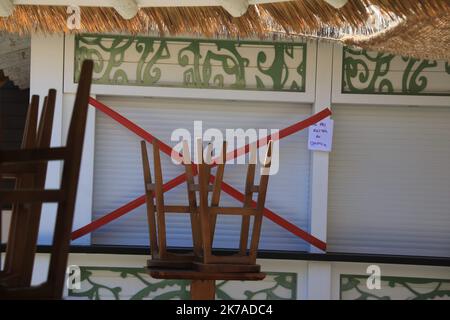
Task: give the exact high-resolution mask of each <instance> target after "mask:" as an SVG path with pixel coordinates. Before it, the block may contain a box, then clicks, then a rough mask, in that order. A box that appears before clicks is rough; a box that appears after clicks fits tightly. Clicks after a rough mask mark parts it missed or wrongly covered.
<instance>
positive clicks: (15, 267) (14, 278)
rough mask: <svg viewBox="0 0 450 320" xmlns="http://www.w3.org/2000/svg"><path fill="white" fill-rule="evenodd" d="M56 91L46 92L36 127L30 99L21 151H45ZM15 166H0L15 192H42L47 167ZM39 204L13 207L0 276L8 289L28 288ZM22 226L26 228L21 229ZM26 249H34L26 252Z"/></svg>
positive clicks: (34, 102) (34, 100) (35, 112)
mask: <svg viewBox="0 0 450 320" xmlns="http://www.w3.org/2000/svg"><path fill="white" fill-rule="evenodd" d="M55 101H56V90H54V89H51V90H49V93H48V96H47V97H45V99H44V104H43V109H42V116H41V119H40V122H39V126H38V108H39V96H36V95H35V96H33V97H32V98H31V104H30V106H29V109H28V112H27V119H26V122H25V129H24V135H23V139H22V149H35V148H48V147H49V146H50V139H51V133H52V126H53V115H54V110H55ZM17 168H18V166H17V165H11V164H9V165H7V164H3V165H2V167H1V169H0V170H1V173H2V178H6V179H14V180H16V189H21V188H35V189H43V188H44V186H45V176H46V173H47V163H46V162H42V163H31V164H29V166H28V168H26V169H27V170H29V172H23V170H24V169H25V168H24V167H22V168H20V169H21V170H22V172H20V170H19V172H17ZM41 206H42V204H40V203H32V204H22V203H17V204H15V205H13V210H12V215H11V225H10V233H9V240H8V243H7V250H6V258H5V267H4V271H3V272H2V273H1V274H0V281H1V282H2V283H3V284H4V285H5V284H7V285H8V286H10V287H14V286H16V287H21V286H29V285H30V284H31V277H32V273H33V265H34V251H35V249H36V243H37V236H38V232H39V221H40V214H41ZM23 226H28V228H24V227H23ZM27 248H34V250H29V249H27Z"/></svg>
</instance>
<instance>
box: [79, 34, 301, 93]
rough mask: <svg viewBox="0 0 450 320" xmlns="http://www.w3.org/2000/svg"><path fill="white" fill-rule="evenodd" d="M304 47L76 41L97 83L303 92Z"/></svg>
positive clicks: (159, 40) (87, 37) (115, 39)
mask: <svg viewBox="0 0 450 320" xmlns="http://www.w3.org/2000/svg"><path fill="white" fill-rule="evenodd" d="M306 46H307V45H306V43H291V42H257V41H231V40H201V39H179V38H173V39H172V38H153V37H138V36H135V37H134V36H125V35H123V36H119V35H117V36H108V35H89V34H82V35H77V36H76V37H75V73H74V81H75V82H77V79H78V76H79V73H80V68H81V63H82V62H83V60H85V59H92V60H94V62H95V68H94V80H93V82H94V83H95V84H106V85H132V86H166V87H188V88H215V89H235V90H268V91H294V92H304V91H305V77H306Z"/></svg>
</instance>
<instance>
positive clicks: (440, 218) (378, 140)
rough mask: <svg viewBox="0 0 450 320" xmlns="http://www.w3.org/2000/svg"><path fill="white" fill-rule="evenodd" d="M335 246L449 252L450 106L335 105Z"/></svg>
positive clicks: (331, 235)
mask: <svg viewBox="0 0 450 320" xmlns="http://www.w3.org/2000/svg"><path fill="white" fill-rule="evenodd" d="M333 112H334V116H333V117H334V119H335V135H334V145H333V152H332V153H331V158H330V176H329V182H330V185H329V213H328V250H329V251H333V252H358V253H377V254H399V255H414V256H445V257H449V256H450V140H449V139H448V137H449V136H450V109H449V108H432V107H381V106H377V107H364V106H353V107H347V106H336V107H335V108H334V110H333Z"/></svg>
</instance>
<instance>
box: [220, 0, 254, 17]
mask: <svg viewBox="0 0 450 320" xmlns="http://www.w3.org/2000/svg"><path fill="white" fill-rule="evenodd" d="M219 2H220V4H221V5H222V7H223V8H224V9H225V10H227V11H228V13H229V14H231V15H232V16H233V17H235V18H237V17H240V16H242V15H244V14H245V13H246V12H247V9H248V5H249V3H248V0H222V1H219Z"/></svg>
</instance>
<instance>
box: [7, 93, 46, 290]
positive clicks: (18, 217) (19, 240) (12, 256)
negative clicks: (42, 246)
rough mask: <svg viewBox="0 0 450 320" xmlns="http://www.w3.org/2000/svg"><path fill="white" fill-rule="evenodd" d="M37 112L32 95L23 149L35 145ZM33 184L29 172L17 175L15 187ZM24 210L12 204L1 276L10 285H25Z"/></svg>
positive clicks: (17, 204)
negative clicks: (23, 261) (3, 274)
mask: <svg viewBox="0 0 450 320" xmlns="http://www.w3.org/2000/svg"><path fill="white" fill-rule="evenodd" d="M38 113H39V96H37V95H33V96H32V98H31V103H30V106H29V110H28V113H27V118H26V121H25V129H24V135H23V139H22V148H23V149H28V148H33V147H35V146H36V134H37V126H38ZM33 185H34V182H33V176H32V175H31V174H26V175H25V174H24V175H21V176H18V177H17V179H16V186H15V189H17V188H24V187H29V188H31V187H32V186H33ZM26 210H27V209H26V208H25V207H24V204H19V203H16V204H13V210H12V215H11V223H10V228H9V230H10V231H9V236H8V242H7V247H6V256H5V266H4V270H5V274H6V275H8V277H9V278H7V279H6V278H3V280H4V281H7V283H8V285H10V286H19V285H26V284H25V280H24V277H23V276H22V275H23V267H24V265H23V263H22V259H21V258H20V257H21V256H23V255H24V250H25V248H26V237H27V233H26V231H25V230H24V229H23V226H24V225H27V220H28V219H27V218H28V216H27V212H26ZM17 235H19V236H17ZM21 278H22V279H21Z"/></svg>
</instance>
